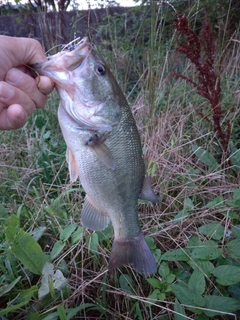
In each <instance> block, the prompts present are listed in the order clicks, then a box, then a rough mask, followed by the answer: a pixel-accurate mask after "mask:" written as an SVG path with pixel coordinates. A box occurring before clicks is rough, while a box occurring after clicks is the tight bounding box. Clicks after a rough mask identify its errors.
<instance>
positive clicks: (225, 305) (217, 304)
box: [204, 295, 240, 317]
mask: <svg viewBox="0 0 240 320" xmlns="http://www.w3.org/2000/svg"><path fill="white" fill-rule="evenodd" d="M204 302H205V308H207V309H211V310H214V311H211V310H204V313H205V314H206V315H207V316H210V317H213V316H216V315H220V314H222V313H223V312H224V313H228V312H235V311H237V310H239V309H240V301H239V300H236V299H233V298H229V297H221V296H214V295H212V296H205V297H204ZM218 311H219V312H218Z"/></svg>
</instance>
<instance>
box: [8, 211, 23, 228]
mask: <svg viewBox="0 0 240 320" xmlns="http://www.w3.org/2000/svg"><path fill="white" fill-rule="evenodd" d="M6 226H7V227H20V221H19V218H18V216H17V215H16V214H11V215H10V217H9V218H8V219H7V221H6Z"/></svg>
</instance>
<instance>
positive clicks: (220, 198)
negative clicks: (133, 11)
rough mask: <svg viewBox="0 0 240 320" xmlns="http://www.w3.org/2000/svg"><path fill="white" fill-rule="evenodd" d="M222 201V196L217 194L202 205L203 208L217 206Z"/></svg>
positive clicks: (220, 204) (221, 203)
mask: <svg viewBox="0 0 240 320" xmlns="http://www.w3.org/2000/svg"><path fill="white" fill-rule="evenodd" d="M223 203H224V199H223V197H222V196H218V197H216V198H214V199H213V200H212V201H209V202H208V203H207V204H206V205H205V206H203V209H210V208H215V207H217V206H222V205H223Z"/></svg>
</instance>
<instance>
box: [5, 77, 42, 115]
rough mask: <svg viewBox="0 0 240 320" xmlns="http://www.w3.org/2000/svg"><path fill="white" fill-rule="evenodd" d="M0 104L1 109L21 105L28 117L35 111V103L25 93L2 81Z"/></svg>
mask: <svg viewBox="0 0 240 320" xmlns="http://www.w3.org/2000/svg"><path fill="white" fill-rule="evenodd" d="M0 104H1V107H2V108H3V109H6V108H8V107H9V106H11V105H12V104H18V105H21V106H23V107H24V109H25V111H26V113H27V114H28V115H29V116H30V115H31V114H32V113H33V112H34V110H35V109H36V105H35V103H34V102H33V101H32V100H31V99H30V98H29V97H28V95H27V94H26V93H25V92H23V91H22V90H20V89H18V88H16V87H14V86H12V85H10V84H9V83H7V82H4V81H0Z"/></svg>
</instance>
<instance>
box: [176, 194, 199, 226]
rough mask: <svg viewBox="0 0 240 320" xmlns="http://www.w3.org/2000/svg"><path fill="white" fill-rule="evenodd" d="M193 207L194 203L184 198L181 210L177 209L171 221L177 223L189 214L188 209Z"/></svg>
mask: <svg viewBox="0 0 240 320" xmlns="http://www.w3.org/2000/svg"><path fill="white" fill-rule="evenodd" d="M193 208H194V204H193V202H192V200H191V199H190V198H186V199H185V200H184V207H183V210H181V211H179V212H178V214H177V215H176V216H175V218H174V220H173V222H174V223H178V222H180V221H182V220H183V219H184V218H186V217H187V216H188V215H189V211H190V210H192V209H193Z"/></svg>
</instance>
